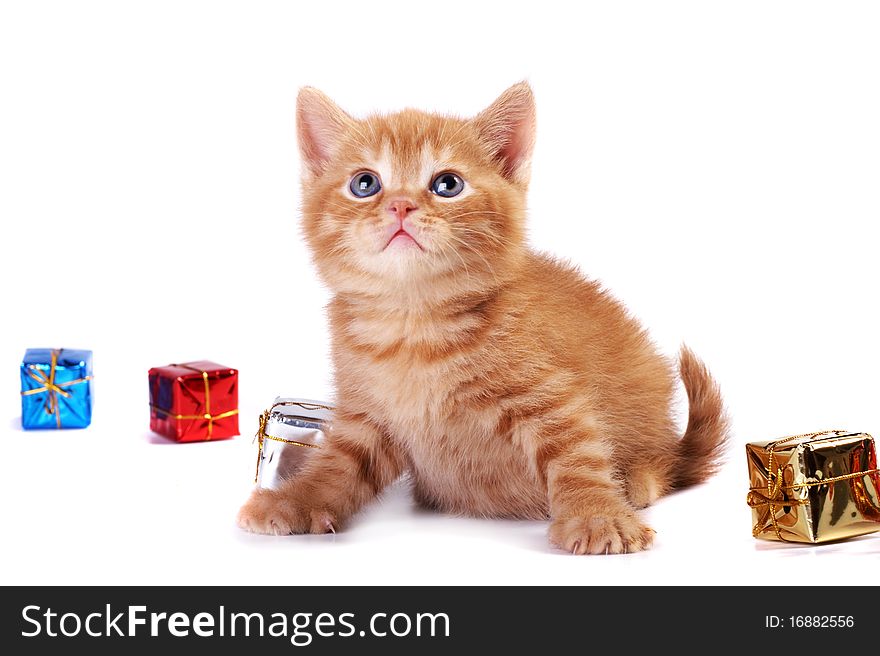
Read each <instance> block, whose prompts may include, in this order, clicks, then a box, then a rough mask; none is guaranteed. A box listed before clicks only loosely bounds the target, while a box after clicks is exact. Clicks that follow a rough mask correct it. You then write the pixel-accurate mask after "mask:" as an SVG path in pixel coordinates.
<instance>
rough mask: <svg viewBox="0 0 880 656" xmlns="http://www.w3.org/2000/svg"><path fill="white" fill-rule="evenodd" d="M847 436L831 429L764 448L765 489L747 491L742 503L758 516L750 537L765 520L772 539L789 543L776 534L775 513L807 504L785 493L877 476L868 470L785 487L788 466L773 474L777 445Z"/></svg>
mask: <svg viewBox="0 0 880 656" xmlns="http://www.w3.org/2000/svg"><path fill="white" fill-rule="evenodd" d="M847 432H848V431H844V430H837V429H835V430H826V431H817V432H815V433H803V434H802V435H792V436H790V437H784V438H782V439H780V440H776V441H775V442H771V443H770V444H768V445H767V452H768V456H769V457H768V460H767V487H766V488H763V487H760V488H754V487H753V488H750V489H749V493H748V495H747V496H746V503H747V504H748V505H749V507H750V508H756V509H758V513H759V515H758V521H757V522H755V525H754V526H753V527H752V535H754V536H758V535H759V534H760V533H761V532H762V531H763V530H764V528H765V527H766V526H767V520H769V521H770V522H771V523H772V524H773V530H774V531H775V532H776V537H777V538H779V539H780V540H782V541H783V542H791V540H786V539H785V538H784V537H782V531H781V530H780V528H779V522H778V521H777V519H776V509H777V508H791V507H792V506H802V505H805V504H806V503H807V501H806V500H805V499H795V498H789V496H788V495H787V494H786V493H787V492H790V491H792V490H799V489H803V488H809V487H815V486H817V485H830V484H831V483H837V482H839V481H846V480H850V479H853V478H862V477H863V476H868V475H869V474H876V473H877V472H880V469H868V470H866V471H861V472H854V473H851V474H843V475H841V476H833V477H831V478H823V479H819V480H808V481H806V482H804V483H790V484H788V485H786V484H785V472H786V470H789V469H791V465H786V467H785V468H782V467H776V471H775V472H774V467H773V456H774V449H776V447H778V446H779V445H781V444H785V443H787V442H792V441H794V440H799V439H804V438H806V439H812V438H814V437H818V436H820V435H829V436H835V435H845V434H846V433H847ZM765 492H766V494H765Z"/></svg>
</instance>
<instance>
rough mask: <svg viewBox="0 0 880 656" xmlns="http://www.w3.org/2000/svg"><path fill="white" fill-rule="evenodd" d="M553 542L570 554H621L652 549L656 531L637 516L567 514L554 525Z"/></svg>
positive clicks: (551, 534)
mask: <svg viewBox="0 0 880 656" xmlns="http://www.w3.org/2000/svg"><path fill="white" fill-rule="evenodd" d="M549 537H550V542H551V543H553V544H554V545H556V546H557V547H559V548H560V549H564V550H565V551H568V552H569V553H572V554H576V555H580V554H620V553H632V552H634V551H642V550H644V549H650V547H651V543H652V542H653V541H654V530H653V529H651V528H648V527H647V526H645V525H644V524H642V523H641V522H640V521H639V520H638V518H637V517H636V516H635V515H632V514H627V515H623V516H620V517H605V516H602V515H595V516H593V517H566V518H561V519H555V520H553V522H552V523H551V524H550V533H549Z"/></svg>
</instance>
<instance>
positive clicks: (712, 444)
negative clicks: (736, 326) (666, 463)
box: [671, 346, 730, 489]
mask: <svg viewBox="0 0 880 656" xmlns="http://www.w3.org/2000/svg"><path fill="white" fill-rule="evenodd" d="M679 371H680V374H681V380H682V382H684V388H685V390H686V391H687V397H688V423H687V428H686V429H685V431H684V436H683V437H682V438H681V441H680V442H679V445H678V453H679V459H678V463H677V465H676V467H675V469H674V471H673V472H672V473H671V476H672V480H673V483H672V486H673V487H674V488H679V489H680V488H683V487H688V486H690V485H696V484H697V483H702V482H703V481H705V480H706V479H708V478H709V477H710V476H712V475H713V474H714V473H716V472H717V471H718V469H719V467H720V466H721V463H722V456H723V452H724V449H725V447H726V446H727V442H728V439H729V437H730V434H729V430H730V421H729V419H728V416H727V413H726V411H725V409H724V403H723V402H722V400H721V390H720V389H719V388H718V383H716V382H715V379H713V378H712V375H711V374H710V373H709V370H708V369H707V368H706V365H705V364H703V361H702V360H700V359H699V358H698V357H697V356H696V355H695V354H694V352H693V351H691V350H690V349H689V348H688V347H686V346H682V347H681V354H680V355H679Z"/></svg>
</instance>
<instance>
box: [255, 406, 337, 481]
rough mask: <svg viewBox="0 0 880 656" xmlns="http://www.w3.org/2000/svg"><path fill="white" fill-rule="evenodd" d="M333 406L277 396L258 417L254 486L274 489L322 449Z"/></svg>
mask: <svg viewBox="0 0 880 656" xmlns="http://www.w3.org/2000/svg"><path fill="white" fill-rule="evenodd" d="M332 413H333V406H331V405H330V404H329V403H325V402H324V401H314V400H311V399H294V398H285V397H278V398H277V399H275V402H274V403H273V404H272V407H271V408H269V409H268V410H266V411H264V412H263V414H262V415H261V416H260V428H259V430H258V431H257V435H256V439H257V441H258V445H259V446H258V449H257V475H256V478H255V480H254V482H255V483H256V485H257V487H262V488H269V489H275V488H277V487H278V486H279V485H281V483H282V482H284V481H285V480H287V479H288V478H290V477H291V476H293V475H294V474H296V472H297V471H298V470H299V469H300V468H301V467H302V466H303V463H305V461H306V459H307V458H308V457H309V456H311V455H312V454H313V453H314V452H315V451H317V450H318V449H319V448H321V443H322V442H323V441H324V433H325V431H326V430H327V427H328V426H329V423H330V417H331V415H332Z"/></svg>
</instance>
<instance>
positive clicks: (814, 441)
mask: <svg viewBox="0 0 880 656" xmlns="http://www.w3.org/2000/svg"><path fill="white" fill-rule="evenodd" d="M746 456H747V458H748V467H749V482H750V485H749V492H748V495H747V497H746V503H748V505H749V507H750V508H751V509H752V521H753V526H752V535H754V536H755V537H756V538H762V539H767V540H781V541H783V542H807V543H818V542H829V541H831V540H841V539H843V538H849V537H854V536H857V535H862V534H865V533H871V532H873V531H877V530H880V498H878V490H880V469H878V468H877V451H876V449H875V446H874V438H873V437H871V436H870V435H868V434H867V433H860V432H852V431H846V430H826V431H819V432H816V433H804V434H802V435H792V436H790V437H783V438H781V439H777V440H771V441H769V442H750V443H748V444H746Z"/></svg>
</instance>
